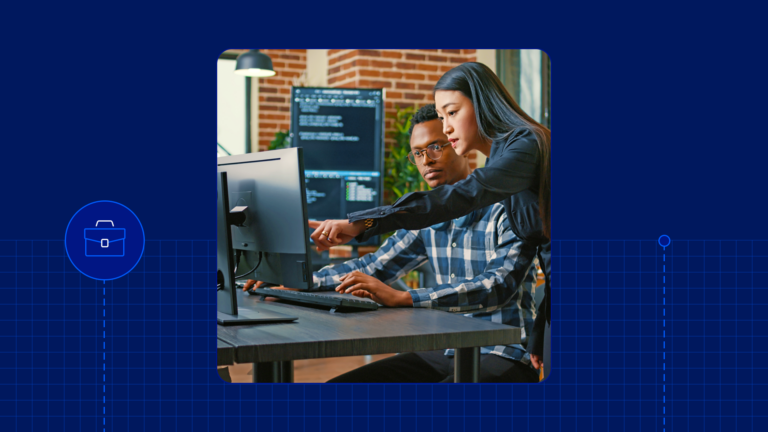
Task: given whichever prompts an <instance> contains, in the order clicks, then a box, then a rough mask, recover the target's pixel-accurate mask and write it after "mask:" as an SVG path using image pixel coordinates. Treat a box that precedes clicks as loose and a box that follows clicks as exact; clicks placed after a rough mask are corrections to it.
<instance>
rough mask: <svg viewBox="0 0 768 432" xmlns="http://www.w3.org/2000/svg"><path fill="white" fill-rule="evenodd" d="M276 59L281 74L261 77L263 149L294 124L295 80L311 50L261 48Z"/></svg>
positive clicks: (274, 65)
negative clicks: (292, 89)
mask: <svg viewBox="0 0 768 432" xmlns="http://www.w3.org/2000/svg"><path fill="white" fill-rule="evenodd" d="M261 52H263V53H264V54H267V55H268V56H269V57H270V58H271V59H272V66H273V67H274V68H275V72H276V73H277V74H276V75H275V76H273V77H269V78H259V139H258V142H259V150H260V151H261V150H266V149H267V148H268V147H269V143H270V142H271V141H272V140H274V139H275V132H277V131H288V130H289V129H290V127H291V113H290V98H291V86H292V85H293V80H294V79H298V78H299V77H300V76H301V74H302V73H303V72H304V71H306V70H307V50H305V49H291V50H275V49H272V50H269V49H267V50H261Z"/></svg>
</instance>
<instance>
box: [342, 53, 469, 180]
mask: <svg viewBox="0 0 768 432" xmlns="http://www.w3.org/2000/svg"><path fill="white" fill-rule="evenodd" d="M469 61H475V50H458V49H457V50H447V49H441V50H437V49H435V50H329V51H328V86H329V87H361V88H384V89H386V102H385V112H386V114H387V118H386V120H385V124H384V127H385V129H384V130H385V131H386V133H385V145H386V146H387V147H389V146H390V145H392V144H393V143H394V139H393V138H391V137H390V131H392V128H393V126H392V122H393V120H392V119H391V118H389V117H390V116H391V115H394V113H395V107H398V106H399V107H406V106H413V105H416V106H422V105H425V104H427V103H431V102H434V100H433V98H432V88H433V87H434V85H435V83H436V82H437V80H438V79H440V77H441V76H442V75H443V74H444V73H445V72H447V71H449V70H450V69H452V68H454V67H455V66H456V65H458V64H459V63H464V62H469ZM470 158H471V159H472V160H473V166H474V155H471V156H470Z"/></svg>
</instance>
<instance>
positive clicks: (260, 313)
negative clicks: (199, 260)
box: [216, 172, 298, 326]
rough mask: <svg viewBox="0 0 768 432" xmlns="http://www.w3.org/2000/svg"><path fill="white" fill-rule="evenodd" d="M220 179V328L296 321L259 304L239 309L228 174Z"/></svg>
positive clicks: (218, 245)
mask: <svg viewBox="0 0 768 432" xmlns="http://www.w3.org/2000/svg"><path fill="white" fill-rule="evenodd" d="M218 180H219V181H218V203H217V212H218V214H217V218H218V220H217V224H216V225H217V236H216V239H217V245H216V247H217V249H216V261H217V266H218V271H217V276H216V282H217V288H216V307H217V309H218V310H217V313H218V314H217V317H216V321H218V323H219V325H225V326H226V325H247V324H259V323H275V322H291V321H296V320H297V319H298V318H297V317H292V316H288V315H283V314H281V313H277V312H272V311H270V310H268V309H266V308H260V307H258V306H256V305H253V306H251V307H248V308H243V307H238V306H237V287H236V285H235V266H234V257H233V256H232V229H231V227H230V225H231V223H230V222H231V221H230V214H229V213H230V212H229V190H228V188H227V173H225V172H223V173H220V175H219V179H218Z"/></svg>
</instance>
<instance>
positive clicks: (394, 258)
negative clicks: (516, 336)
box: [245, 104, 539, 383]
mask: <svg viewBox="0 0 768 432" xmlns="http://www.w3.org/2000/svg"><path fill="white" fill-rule="evenodd" d="M408 157H409V159H411V162H413V163H415V164H416V165H417V166H418V168H419V171H420V172H421V175H422V177H424V180H426V182H427V184H429V186H430V187H432V188H435V187H440V186H442V185H444V184H454V183H456V182H458V181H460V180H463V179H464V178H466V177H467V176H468V175H469V174H470V172H471V169H470V167H469V161H468V160H467V158H466V157H461V156H458V155H457V154H456V153H455V152H454V150H453V148H452V147H451V146H450V143H449V142H448V138H447V137H446V136H445V134H443V126H442V122H440V120H438V118H437V113H436V111H435V105H434V104H430V105H426V106H424V107H422V108H421V109H420V110H419V111H418V112H416V114H414V116H413V120H412V131H411V152H410V154H409V156H408ZM535 254H536V248H535V247H530V246H526V245H524V244H523V242H522V241H521V240H520V239H519V238H517V237H516V236H515V235H514V234H513V233H512V230H511V229H510V228H509V224H508V222H507V216H506V212H505V211H504V207H503V206H502V205H501V204H494V205H492V206H489V207H486V208H484V209H482V210H478V211H475V212H473V213H471V214H469V215H467V216H464V217H462V218H459V219H455V220H453V221H451V222H446V223H442V224H438V225H435V226H433V227H431V228H427V229H422V230H414V231H406V230H399V231H397V232H396V233H395V234H393V235H392V236H391V237H389V238H388V239H387V241H386V242H385V243H384V244H383V245H382V246H381V248H379V250H378V251H376V252H374V253H371V254H368V255H365V256H364V257H362V258H357V259H352V260H349V261H347V262H345V263H343V264H337V265H330V266H326V267H323V268H322V269H320V270H319V271H317V272H315V273H314V275H313V279H314V290H318V291H330V290H332V289H335V290H336V291H339V292H346V293H351V294H353V295H356V296H358V297H367V298H371V299H373V300H375V301H376V302H377V303H380V304H383V305H385V306H401V307H426V308H433V309H440V310H445V311H449V312H463V313H465V314H466V315H467V316H470V317H473V318H479V319H484V320H488V321H492V322H498V323H504V324H507V325H511V326H514V327H521V328H522V344H521V345H508V346H489V347H483V348H481V352H480V377H479V382H529V383H530V382H538V380H539V377H538V373H537V371H536V369H534V368H533V367H532V366H531V361H530V357H529V355H528V353H526V351H525V348H524V347H525V345H526V335H527V334H529V333H530V332H531V330H532V328H533V322H534V318H535V313H536V312H535V311H536V308H535V305H534V301H533V289H534V287H535V286H536V271H535V269H536V267H535V266H534V265H533V260H534V257H535ZM426 261H429V262H430V264H431V265H432V268H433V269H434V271H435V275H436V277H437V282H438V285H437V286H435V287H432V288H420V289H414V290H409V291H398V290H395V289H393V288H391V287H389V286H388V285H387V284H389V283H392V282H394V281H396V280H397V279H399V278H401V277H403V276H405V275H406V274H408V273H409V272H410V271H411V270H413V269H415V268H416V267H419V266H420V265H422V264H424V263H425V262H426ZM254 284H256V287H257V288H258V287H259V286H260V285H261V283H260V282H255V281H252V280H249V281H248V283H246V285H245V289H249V288H250V287H251V286H253V285H254ZM453 371H454V360H453V350H452V349H449V350H437V351H427V352H415V353H404V354H398V355H395V356H393V357H389V358H386V359H383V360H379V361H377V362H374V363H371V364H368V365H366V366H363V367H360V368H358V369H355V370H353V371H350V372H347V373H345V374H343V375H340V376H338V377H336V378H334V379H332V380H330V381H329V382H337V383H338V382H362V383H375V382H395V383H403V382H430V383H435V382H453V380H454V377H453Z"/></svg>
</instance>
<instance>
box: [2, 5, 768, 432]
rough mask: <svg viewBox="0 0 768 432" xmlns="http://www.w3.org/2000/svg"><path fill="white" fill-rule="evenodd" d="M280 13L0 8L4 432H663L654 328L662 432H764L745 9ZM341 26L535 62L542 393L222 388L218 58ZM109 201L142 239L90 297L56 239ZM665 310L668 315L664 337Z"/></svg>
mask: <svg viewBox="0 0 768 432" xmlns="http://www.w3.org/2000/svg"><path fill="white" fill-rule="evenodd" d="M284 6H285V5H278V4H260V5H258V7H254V6H249V7H243V6H237V7H234V6H233V7H231V8H229V9H227V10H206V9H204V8H197V7H193V6H191V5H190V6H185V7H173V8H164V7H162V6H158V5H153V6H152V7H151V9H147V10H141V11H136V9H134V10H131V11H128V10H125V8H124V7H122V6H120V7H119V8H118V7H113V8H110V7H109V6H98V7H94V8H89V7H83V6H72V5H61V6H49V7H43V6H39V7H36V8H35V9H34V10H19V9H12V8H6V10H5V11H4V13H3V15H4V16H3V18H4V19H3V26H2V27H0V36H2V40H3V41H5V42H6V44H9V45H10V46H7V47H6V48H7V49H6V51H5V56H4V61H3V63H4V64H3V68H2V72H0V73H2V77H3V83H4V86H3V97H2V100H3V102H4V107H5V108H6V109H5V110H4V114H3V115H2V122H3V138H4V139H3V151H2V159H0V164H1V165H0V184H2V203H3V206H2V208H3V212H2V216H0V217H1V218H2V225H0V240H8V239H10V240H20V241H5V242H3V241H0V289H2V291H3V292H2V295H3V300H2V303H1V304H0V306H1V307H2V316H3V320H2V322H0V326H2V327H1V328H0V331H2V333H0V334H1V335H2V336H3V343H2V351H3V355H2V356H0V359H2V365H0V372H2V376H1V377H0V378H1V381H0V384H2V387H0V392H2V399H3V403H2V404H0V406H1V407H2V408H1V409H2V410H3V415H4V416H8V419H9V422H10V425H11V428H12V429H18V430H28V429H30V428H36V429H40V430H48V429H53V430H61V429H62V427H61V426H65V427H66V429H67V430H83V429H89V430H94V429H96V428H98V427H100V425H101V421H102V414H101V409H102V405H106V406H107V407H108V411H107V418H108V427H109V428H108V429H107V430H114V429H120V430H142V429H147V430H157V429H160V428H163V430H190V429H198V430H200V429H202V430H225V429H226V430H231V429H233V428H234V429H237V430H240V429H243V430H253V429H254V425H255V427H256V429H257V430H281V429H282V428H283V427H284V426H289V427H290V428H292V429H298V430H306V429H309V428H311V429H320V430H352V429H354V430H386V431H390V430H396V429H414V428H418V429H419V430H436V431H437V430H464V429H472V430H478V429H479V430H486V429H487V430H509V429H511V428H515V427H516V428H517V429H518V430H532V429H539V428H543V429H545V430H607V429H610V430H661V429H662V427H663V424H662V418H663V409H664V406H665V405H664V404H662V403H661V401H662V397H663V396H664V395H663V393H662V391H661V385H662V382H661V374H662V368H663V367H665V366H663V365H664V364H665V363H663V362H662V360H661V355H662V350H661V348H660V346H661V345H660V344H661V343H662V342H663V338H662V337H661V335H662V334H663V333H662V332H664V331H666V332H667V334H668V335H669V336H668V337H670V338H672V337H677V338H679V339H677V341H678V343H679V345H676V346H675V347H672V346H671V345H670V346H668V348H667V351H666V352H667V353H668V355H669V358H670V360H669V361H668V362H667V363H666V365H667V367H672V366H671V365H672V364H674V365H675V366H676V367H677V369H674V370H673V371H671V372H670V373H669V375H668V376H667V378H666V379H667V380H668V381H669V382H670V384H669V386H672V385H673V383H675V382H676V383H677V386H678V387H676V390H675V392H672V390H667V393H666V395H667V396H666V397H667V398H668V400H669V399H671V398H672V397H673V396H672V395H671V393H674V397H675V398H676V403H677V405H675V407H676V408H675V409H674V410H670V413H669V416H668V417H669V419H668V423H667V425H668V426H667V427H670V430H676V429H680V430H685V429H689V428H694V429H701V428H704V427H706V426H710V427H712V428H715V429H719V428H720V427H719V426H728V427H730V425H735V427H738V428H739V429H744V430H764V429H765V424H764V421H765V418H764V413H763V412H762V411H761V409H760V407H761V405H762V404H763V402H761V401H764V400H765V399H766V395H765V390H764V389H765V388H766V386H765V384H766V383H767V382H768V376H766V373H765V368H764V364H765V360H766V358H765V353H764V351H763V350H764V348H762V347H763V346H764V344H763V342H762V341H763V340H764V337H765V335H766V329H765V320H764V319H763V318H762V317H763V316H764V314H762V313H761V310H762V309H761V308H764V306H765V305H766V301H767V300H768V296H766V295H765V292H766V289H765V288H766V285H768V281H766V278H765V268H766V267H764V266H762V267H761V266H760V264H762V263H764V260H765V257H766V256H768V252H767V251H766V250H765V243H764V242H753V241H751V240H761V239H766V238H768V226H767V224H765V222H764V221H765V210H764V204H763V203H764V201H765V199H764V198H763V195H764V192H763V188H764V187H765V185H766V176H765V168H764V161H765V157H764V156H765V151H764V143H765V138H764V131H763V127H762V125H763V123H764V121H763V119H764V118H765V114H766V110H765V108H764V100H765V96H766V83H765V80H764V78H763V77H764V76H765V75H766V73H765V72H766V71H765V66H764V61H763V59H762V57H761V56H762V52H763V50H764V45H763V44H762V41H763V40H764V39H765V32H764V31H763V30H758V29H762V28H764V25H763V23H761V22H759V21H760V19H761V17H763V16H764V14H762V13H761V12H760V11H752V10H746V9H744V8H741V7H738V6H736V5H735V4H733V5H731V7H732V9H723V8H721V7H718V8H712V9H706V8H705V7H704V6H697V8H696V9H692V8H688V7H676V6H672V5H669V4H664V5H663V6H661V5H654V4H652V3H644V4H642V6H640V5H638V6H637V7H634V6H624V7H623V8H620V7H619V6H616V5H615V4H611V5H610V6H584V5H582V4H573V5H571V6H566V7H561V8H559V9H557V15H556V16H555V15H552V13H553V12H552V10H553V9H554V8H553V6H551V5H548V6H547V7H548V8H549V9H550V10H549V11H544V10H533V9H529V6H521V5H518V4H507V5H505V6H501V7H499V6H495V7H491V6H483V7H480V6H474V5H468V4H463V5H455V6H454V5H448V4H441V3H438V4H435V3H430V4H424V5H416V4H414V5H410V4H409V5H406V6H403V5H395V4H391V5H389V4H377V5H373V4H371V5H368V6H366V5H361V4H355V5H354V6H350V7H349V8H347V7H343V6H341V5H339V9H340V10H339V11H335V12H334V13H333V19H332V20H330V21H323V20H318V16H319V14H318V13H317V12H316V11H313V10H311V9H309V8H307V7H292V8H291V11H290V14H289V12H288V11H286V10H285V9H284V8H283V7H284ZM321 7H325V5H322V6H321ZM369 8H370V9H371V10H368V9H369ZM641 8H642V10H641ZM118 9H119V10H118ZM137 9H138V7H137ZM325 25H327V27H326V26H325ZM351 40H353V41H355V45H356V47H358V46H359V47H372V48H402V47H418V48H430V47H433V46H434V47H450V48H457V47H465V48H538V49H542V50H544V51H546V52H547V53H548V54H549V56H550V58H551V61H552V116H553V122H552V131H553V134H552V137H553V138H552V142H553V153H552V185H553V186H552V189H553V190H552V192H553V194H552V200H553V237H554V239H555V240H556V241H563V242H562V243H556V244H555V245H554V256H555V257H556V259H557V260H556V261H555V262H554V264H553V269H554V272H555V277H556V278H559V279H560V282H559V283H556V285H555V288H554V291H553V308H554V309H553V315H554V317H555V318H554V319H555V326H556V327H555V329H554V337H553V343H554V347H553V353H554V359H553V374H552V377H551V378H550V379H549V380H548V381H547V382H546V383H545V384H544V385H538V386H509V385H496V386H407V385H403V386H365V385H358V386H330V385H325V386H324V385H316V386H313V385H294V386H278V385H275V386H251V385H225V384H223V383H221V382H220V381H219V379H218V378H217V377H216V374H215V372H214V369H215V354H214V337H213V335H214V332H215V325H214V324H212V323H213V313H214V309H213V304H214V302H215V297H214V293H213V291H211V290H209V288H208V286H209V285H210V280H208V279H209V276H210V273H212V272H211V271H210V270H211V269H212V263H211V261H212V256H213V255H214V254H213V250H214V249H213V248H212V246H211V244H212V242H213V241H214V238H215V237H214V236H215V208H214V204H213V203H214V201H213V199H214V196H215V183H214V180H215V174H214V173H215V160H214V155H213V148H214V144H213V143H214V140H215V138H216V126H215V125H216V81H215V79H216V59H217V57H218V55H219V53H220V52H222V51H223V50H225V49H228V48H251V47H256V48H347V47H349V43H350V42H349V41H351ZM205 197H210V199H206V198H205ZM104 199H107V200H113V201H117V202H120V203H122V204H125V205H126V206H128V207H129V208H131V209H132V210H133V211H134V212H135V213H136V214H137V215H139V217H140V218H141V221H142V224H143V226H144V229H145V234H146V238H147V241H148V243H147V250H145V259H144V260H143V261H142V263H141V264H140V267H137V269H136V270H135V273H136V274H135V275H133V274H132V275H129V276H128V277H126V278H122V279H119V280H117V281H115V282H114V283H111V282H110V283H108V284H107V288H106V289H104V288H102V285H99V284H97V283H96V282H95V281H92V280H88V279H87V278H85V279H83V278H81V277H80V276H79V275H78V274H77V273H75V272H74V269H72V268H71V266H68V264H67V261H66V259H65V256H64V254H63V244H62V243H61V242H60V240H61V239H62V238H63V235H64V230H65V228H66V225H67V222H68V221H69V218H70V217H71V216H72V215H73V214H74V213H75V212H76V211H77V210H78V209H79V208H80V207H82V206H83V205H85V204H87V203H89V202H92V201H96V200H104ZM662 233H663V234H668V235H670V237H671V238H672V241H673V244H672V247H671V248H668V252H669V253H670V255H673V254H677V256H678V257H679V258H680V259H681V260H684V261H685V266H686V267H684V268H685V270H682V271H681V273H679V274H678V275H677V277H678V279H677V280H675V282H674V283H675V284H677V288H679V291H675V293H679V296H680V297H677V298H674V299H673V295H671V294H670V295H668V296H667V297H663V296H662V293H661V291H660V290H659V288H661V282H659V280H658V277H657V276H659V274H658V268H657V267H656V266H657V265H658V264H659V262H658V255H659V253H661V251H660V250H658V248H657V247H656V246H654V244H655V240H656V238H658V236H659V235H660V234H662ZM569 239H580V240H582V241H579V242H575V241H574V242H569V241H564V240H569ZM683 239H701V240H706V239H714V240H728V242H722V243H721V242H719V241H717V242H714V243H712V244H710V243H707V242H704V241H700V242H699V241H692V242H687V241H685V242H683ZM602 240H614V242H602ZM626 240H632V241H626ZM731 240H746V241H745V242H742V243H739V242H732V241H731ZM678 241H679V242H681V243H680V244H684V245H685V248H684V249H680V250H677V249H676V245H677V244H678V243H676V242H678ZM619 245H620V246H619ZM731 246H732V247H731ZM681 265H682V264H681ZM202 269H205V270H202ZM556 280H557V279H556ZM668 288H669V287H668ZM103 300H104V301H105V302H106V304H107V305H108V306H106V307H103V306H102V301H103ZM665 301H676V302H677V303H676V304H677V305H678V309H676V310H675V313H677V314H679V315H678V316H677V319H675V320H674V324H673V318H672V317H670V318H669V324H667V325H668V326H670V327H671V328H670V327H667V328H666V330H665V329H664V328H663V327H662V319H663V315H661V314H662V305H663V302H665ZM723 304H727V305H728V307H723ZM103 309H106V312H104V313H105V314H106V317H107V323H108V324H106V325H108V326H110V327H108V329H109V334H110V336H109V338H111V339H109V340H110V344H109V348H108V349H107V351H108V353H109V355H108V356H107V359H106V361H105V363H106V364H107V365H108V368H110V370H112V372H113V373H112V374H111V375H109V383H110V386H108V391H107V395H108V396H107V402H106V404H103V402H102V399H101V395H102V393H101V391H102V388H101V385H100V384H101V382H100V381H99V380H100V379H101V373H100V368H101V367H102V361H101V355H102V347H101V342H102V338H101V336H102V334H101V325H102V312H103ZM669 313H672V312H669ZM35 317H37V319H35ZM558 321H559V323H560V325H559V326H558ZM674 335H677V336H674ZM676 349H677V350H678V351H676V352H677V354H673V351H674V350H676ZM731 353H733V354H731ZM675 356H676V357H675ZM734 358H735V359H736V360H735V364H734ZM675 380H676V381H675ZM9 401H11V402H9ZM666 406H670V407H671V406H672V402H668V404H667V405H666ZM128 419H130V420H128ZM478 425H479V427H478ZM510 425H514V426H512V427H511V426H510Z"/></svg>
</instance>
